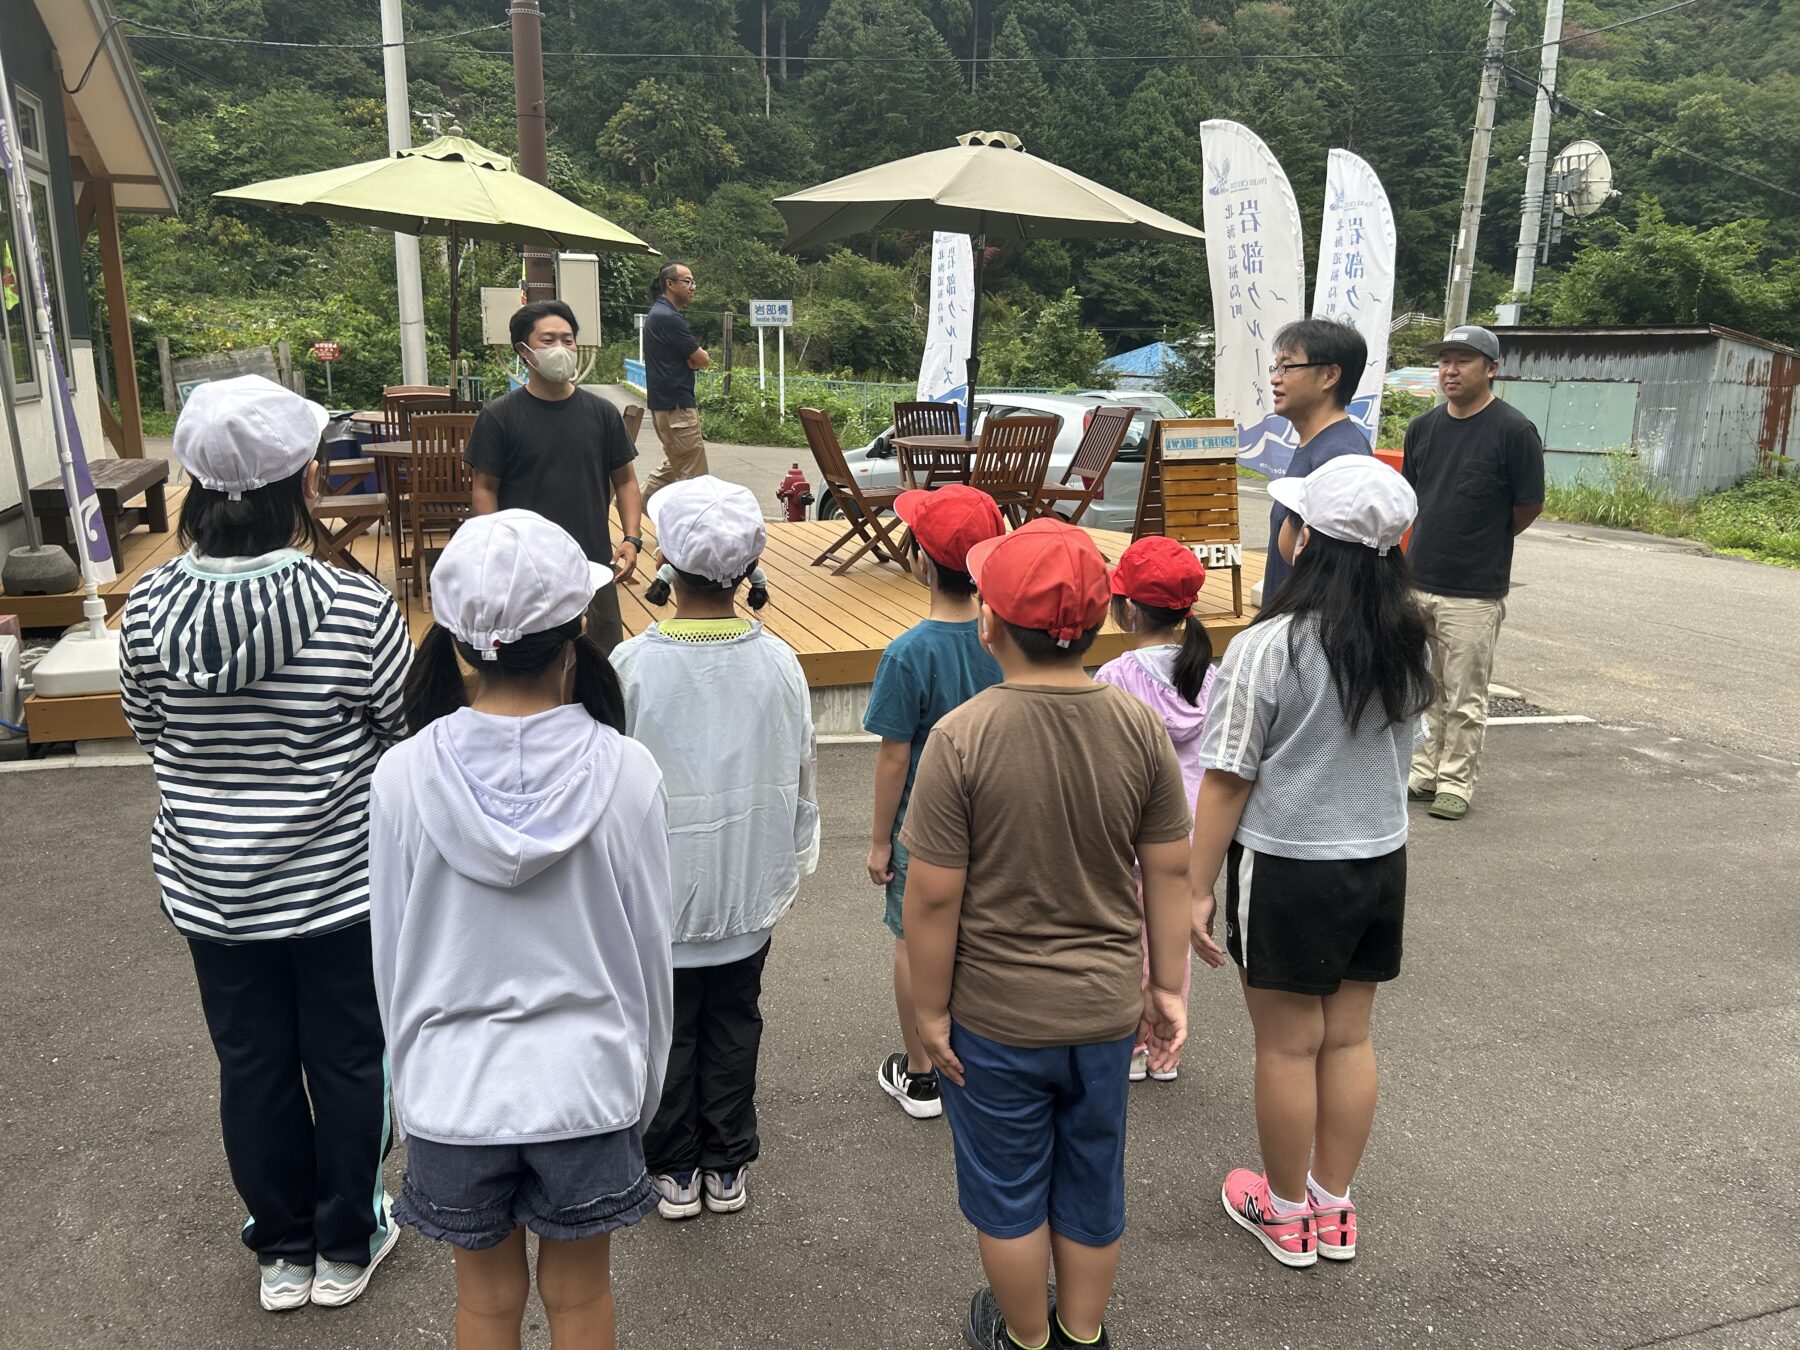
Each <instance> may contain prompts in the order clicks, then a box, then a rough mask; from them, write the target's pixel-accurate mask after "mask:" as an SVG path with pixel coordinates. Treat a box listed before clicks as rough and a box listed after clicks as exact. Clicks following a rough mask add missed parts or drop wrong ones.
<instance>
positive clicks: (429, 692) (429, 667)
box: [403, 618, 625, 736]
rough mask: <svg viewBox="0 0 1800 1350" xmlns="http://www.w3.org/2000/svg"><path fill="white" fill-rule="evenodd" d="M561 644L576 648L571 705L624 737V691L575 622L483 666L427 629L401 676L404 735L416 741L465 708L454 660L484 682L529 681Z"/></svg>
mask: <svg viewBox="0 0 1800 1350" xmlns="http://www.w3.org/2000/svg"><path fill="white" fill-rule="evenodd" d="M565 642H573V643H574V644H575V702H577V703H579V704H580V705H581V706H582V707H584V708H586V709H587V711H588V716H590V717H592V718H593V719H594V720H595V721H596V722H599V723H602V724H603V725H605V726H609V727H611V728H612V729H613V730H614V731H621V732H622V731H624V730H625V691H624V689H622V688H621V687H620V685H619V677H618V675H617V674H615V673H614V671H613V668H612V664H611V662H609V661H608V660H607V659H606V658H605V657H604V656H602V655H601V654H600V649H599V648H598V647H596V646H595V645H594V640H593V639H592V638H590V637H589V636H588V635H587V634H586V633H584V632H582V631H581V620H580V619H579V618H575V619H571V620H569V622H568V623H565V624H562V625H561V626H559V627H556V628H548V629H545V630H544V631H543V632H541V633H527V634H526V635H525V636H524V637H522V638H520V639H519V640H518V641H517V642H509V643H507V644H506V645H505V646H503V647H500V648H498V649H497V650H496V652H495V656H494V659H493V660H492V661H484V660H482V659H481V657H480V656H479V655H478V654H477V652H476V651H475V649H474V648H473V647H471V646H469V645H468V644H467V643H466V642H461V641H459V640H458V639H456V638H455V637H453V636H451V634H450V630H449V629H447V628H443V627H440V626H439V625H437V624H435V623H434V624H432V625H431V627H430V629H429V630H427V632H426V634H425V640H424V641H423V642H421V643H420V644H419V655H418V657H417V658H416V659H415V660H414V661H413V663H412V669H411V670H409V671H407V673H406V691H405V694H404V698H403V704H404V707H405V710H406V726H407V734H408V735H414V736H416V735H418V733H419V732H421V731H423V730H424V729H425V728H426V727H428V726H430V725H431V724H432V723H433V722H435V721H437V719H438V718H440V717H447V716H449V715H450V714H451V713H453V712H455V711H456V710H457V709H458V708H462V707H466V706H468V702H469V689H468V685H467V684H465V683H464V681H463V673H462V667H461V666H460V665H458V664H457V660H456V658H457V657H459V656H460V657H462V659H463V660H464V661H466V662H467V663H468V664H469V665H471V666H473V667H474V668H475V670H476V671H477V672H479V674H480V676H481V678H482V679H483V680H492V681H495V682H496V683H501V682H505V681H508V680H519V681H525V680H534V679H537V678H538V677H539V676H541V675H542V674H543V673H544V671H545V669H546V668H547V667H548V666H549V665H550V663H551V662H552V661H554V660H556V659H557V658H558V657H560V656H561V655H562V649H563V644H564V643H565Z"/></svg>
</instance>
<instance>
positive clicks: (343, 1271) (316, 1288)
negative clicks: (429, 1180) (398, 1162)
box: [312, 1195, 400, 1308]
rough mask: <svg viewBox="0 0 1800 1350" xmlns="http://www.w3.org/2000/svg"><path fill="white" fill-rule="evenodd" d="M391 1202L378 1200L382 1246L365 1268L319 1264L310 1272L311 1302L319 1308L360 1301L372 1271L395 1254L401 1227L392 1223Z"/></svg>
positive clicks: (370, 1258) (345, 1263)
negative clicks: (393, 1252)
mask: <svg viewBox="0 0 1800 1350" xmlns="http://www.w3.org/2000/svg"><path fill="white" fill-rule="evenodd" d="M392 1203H393V1202H392V1200H390V1199H389V1197H387V1196H385V1195H384V1196H382V1197H381V1222H382V1223H383V1224H384V1225H386V1231H385V1232H384V1234H383V1236H382V1239H381V1245H380V1246H379V1247H377V1248H376V1249H375V1251H374V1254H373V1255H371V1256H370V1257H369V1263H368V1264H367V1265H365V1266H358V1265H352V1264H351V1263H350V1262H348V1261H325V1260H321V1261H320V1262H319V1264H318V1266H317V1267H316V1268H315V1269H314V1271H313V1281H312V1301H313V1302H314V1303H315V1304H317V1305H318V1306H319V1307H321V1308H341V1307H343V1306H344V1305H345V1304H346V1303H354V1302H356V1300H357V1299H359V1298H360V1297H362V1291H363V1290H365V1289H367V1288H368V1287H369V1278H370V1276H372V1275H374V1273H375V1267H376V1266H378V1265H380V1264H381V1263H382V1261H383V1260H384V1259H385V1258H386V1257H387V1254H388V1253H389V1252H391V1251H393V1250H394V1246H395V1244H396V1243H398V1242H399V1241H400V1225H399V1224H397V1223H395V1222H394V1214H393V1210H392V1208H391V1205H392Z"/></svg>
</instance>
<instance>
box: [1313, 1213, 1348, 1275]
mask: <svg viewBox="0 0 1800 1350" xmlns="http://www.w3.org/2000/svg"><path fill="white" fill-rule="evenodd" d="M1313 1231H1314V1232H1315V1233H1317V1234H1318V1238H1319V1255H1320V1256H1323V1257H1325V1258H1327V1259H1328V1260H1332V1261H1348V1260H1350V1259H1351V1258H1352V1257H1354V1256H1355V1255H1356V1206H1355V1205H1334V1206H1332V1207H1331V1208H1330V1209H1320V1208H1319V1207H1318V1206H1317V1205H1314V1206H1313Z"/></svg>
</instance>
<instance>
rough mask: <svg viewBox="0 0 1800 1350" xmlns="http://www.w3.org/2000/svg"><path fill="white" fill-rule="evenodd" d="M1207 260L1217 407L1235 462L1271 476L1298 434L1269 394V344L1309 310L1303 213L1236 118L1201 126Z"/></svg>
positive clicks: (1283, 468) (1264, 149)
mask: <svg viewBox="0 0 1800 1350" xmlns="http://www.w3.org/2000/svg"><path fill="white" fill-rule="evenodd" d="M1200 157H1201V160H1202V161H1203V163H1204V166H1205V173H1206V200H1205V206H1204V211H1205V215H1204V223H1205V229H1206V264H1207V270H1208V272H1209V273H1210V274H1211V277H1212V301H1213V343H1214V346H1213V354H1214V372H1215V373H1214V377H1213V397H1214V402H1215V411H1216V412H1217V414H1218V416H1220V417H1229V418H1231V419H1232V420H1233V421H1234V422H1236V423H1237V428H1238V459H1239V461H1240V462H1241V463H1243V464H1245V465H1247V466H1248V467H1250V468H1252V469H1255V470H1256V471H1257V472H1259V473H1263V474H1266V475H1268V476H1269V477H1271V478H1279V477H1281V476H1282V475H1283V474H1284V473H1286V472H1287V466H1288V461H1289V460H1290V459H1292V458H1293V454H1294V450H1295V448H1296V445H1297V442H1298V437H1297V436H1296V435H1295V432H1294V429H1293V427H1292V426H1291V425H1289V423H1288V420H1287V419H1286V418H1285V417H1277V416H1276V415H1275V411H1274V404H1273V402H1272V400H1271V396H1270V393H1269V366H1270V364H1271V363H1272V362H1273V360H1274V347H1273V345H1272V344H1273V341H1274V337H1275V334H1276V333H1277V332H1278V331H1279V330H1280V329H1281V327H1282V325H1284V324H1288V323H1292V322H1294V321H1295V320H1296V319H1299V318H1300V317H1301V315H1302V314H1304V313H1305V306H1306V254H1305V246H1304V244H1303V243H1302V238H1301V226H1300V207H1299V205H1298V204H1297V203H1296V202H1295V201H1294V189H1293V188H1292V186H1290V185H1289V183H1288V180H1287V175H1286V174H1285V173H1283V172H1282V171H1281V165H1280V164H1279V163H1278V162H1277V161H1276V159H1275V156H1274V155H1273V154H1271V153H1270V151H1269V147H1268V146H1266V145H1264V144H1263V142H1262V138H1261V137H1260V136H1258V135H1257V134H1256V133H1255V132H1254V131H1252V130H1250V128H1249V127H1246V126H1243V125H1241V124H1239V123H1237V122H1225V121H1210V122H1202V123H1201V124H1200Z"/></svg>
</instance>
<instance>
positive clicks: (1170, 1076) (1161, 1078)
mask: <svg viewBox="0 0 1800 1350" xmlns="http://www.w3.org/2000/svg"><path fill="white" fill-rule="evenodd" d="M1150 1077H1151V1078H1152V1079H1154V1080H1155V1081H1156V1082H1158V1083H1173V1082H1174V1081H1175V1080H1176V1079H1177V1078H1179V1077H1181V1069H1180V1068H1179V1066H1178V1067H1176V1068H1173V1069H1152V1070H1150Z"/></svg>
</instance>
